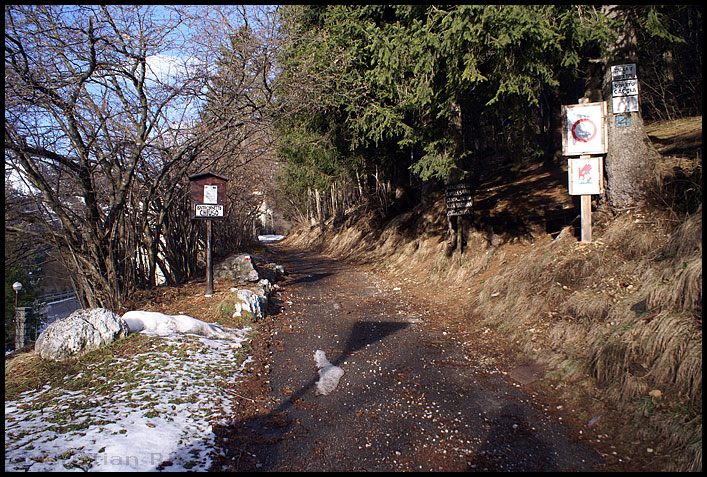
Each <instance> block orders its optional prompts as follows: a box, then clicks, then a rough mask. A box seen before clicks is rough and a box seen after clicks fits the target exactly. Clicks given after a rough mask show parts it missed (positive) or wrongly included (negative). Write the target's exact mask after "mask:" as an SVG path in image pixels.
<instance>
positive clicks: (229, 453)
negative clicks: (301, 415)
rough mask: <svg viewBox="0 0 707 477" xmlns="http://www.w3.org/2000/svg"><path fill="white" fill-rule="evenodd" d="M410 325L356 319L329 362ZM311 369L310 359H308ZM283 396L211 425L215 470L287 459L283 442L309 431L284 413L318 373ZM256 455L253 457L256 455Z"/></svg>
mask: <svg viewBox="0 0 707 477" xmlns="http://www.w3.org/2000/svg"><path fill="white" fill-rule="evenodd" d="M408 326H410V324H409V323H405V322H395V321H357V322H355V323H354V324H353V326H352V328H351V330H350V332H349V335H348V339H347V341H346V344H345V347H344V350H343V352H342V353H341V354H340V355H339V356H336V357H334V358H333V359H330V360H329V361H330V362H331V363H332V364H333V365H335V366H338V365H340V364H342V363H343V362H345V361H346V360H347V359H348V358H349V357H350V356H351V355H352V354H353V353H356V352H357V351H359V350H361V349H363V348H365V347H367V346H369V345H371V344H374V343H377V342H380V341H383V340H384V339H386V338H387V337H388V336H391V335H392V334H394V333H396V332H398V331H400V330H403V329H405V328H406V327H408ZM314 351H315V350H312V354H314ZM312 370H313V371H314V362H313V360H312ZM314 373H315V374H314V377H313V378H312V379H310V380H309V381H308V382H307V383H306V384H305V385H304V386H302V387H301V388H300V389H298V390H297V391H295V392H293V393H292V394H290V395H289V396H288V397H287V398H285V399H284V400H283V401H282V402H281V403H280V404H279V405H278V406H277V407H276V408H274V409H270V410H267V411H264V412H258V413H256V414H254V415H253V416H251V417H247V418H245V419H242V420H239V421H236V422H233V423H230V424H215V425H213V432H214V434H215V435H216V440H217V443H218V447H219V448H220V450H221V451H222V454H221V455H220V456H219V457H217V458H215V459H214V463H213V464H212V469H211V470H215V471H223V470H228V471H251V472H252V471H272V470H278V469H280V468H281V467H282V465H283V464H292V462H284V459H286V458H287V454H286V450H285V449H283V448H282V446H283V445H284V441H286V440H290V439H291V438H297V437H300V438H302V437H307V436H309V431H308V430H307V429H306V428H305V427H304V426H302V424H300V423H299V422H297V421H295V420H294V419H292V418H291V417H290V416H289V415H288V410H290V409H291V408H292V407H293V406H298V407H301V406H303V405H304V403H303V401H302V399H303V397H304V396H305V395H306V394H308V393H309V392H311V391H312V389H313V388H315V387H316V383H317V381H318V380H319V376H318V375H316V371H315V372H314ZM256 455H257V458H256Z"/></svg>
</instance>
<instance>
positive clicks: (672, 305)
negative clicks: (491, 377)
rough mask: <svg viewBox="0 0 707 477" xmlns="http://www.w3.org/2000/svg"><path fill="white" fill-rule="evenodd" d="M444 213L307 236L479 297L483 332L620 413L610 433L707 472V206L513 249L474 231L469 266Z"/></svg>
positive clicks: (521, 240)
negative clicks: (705, 294)
mask: <svg viewBox="0 0 707 477" xmlns="http://www.w3.org/2000/svg"><path fill="white" fill-rule="evenodd" d="M688 162H689V161H688ZM693 162H694V161H693ZM666 167H667V166H666ZM671 171H673V169H672V168H664V171H663V172H662V173H661V174H662V175H661V177H667V175H668V174H671V173H674V171H673V172H671ZM656 174H657V173H656ZM657 194H660V191H657ZM691 200H692V199H691ZM673 203H674V201H672V199H671V204H673ZM663 205H665V204H663ZM668 205H670V204H668ZM443 207H444V206H443V203H442V202H439V201H438V203H436V207H428V208H426V209H423V208H418V209H415V210H413V211H412V212H409V213H408V214H404V215H402V216H399V217H397V218H395V219H394V220H393V221H391V222H390V223H389V225H388V227H387V228H386V229H385V230H383V231H381V232H376V231H375V230H373V229H372V228H371V227H370V225H368V222H367V221H366V220H365V218H363V219H362V220H359V221H355V220H351V221H350V222H349V223H348V226H349V227H348V228H347V229H345V230H342V231H335V230H333V229H331V228H325V230H324V231H318V230H317V232H319V233H318V234H315V236H313V235H312V233H311V231H305V232H303V233H301V235H298V236H296V240H295V241H296V242H298V243H299V244H300V245H307V246H313V247H314V248H318V249H319V250H322V251H324V252H325V253H331V254H332V255H338V256H342V257H345V258H349V259H356V260H362V261H367V262H369V263H375V264H377V265H378V266H379V267H381V268H385V269H387V270H388V271H392V272H393V273H394V274H395V275H397V276H400V275H406V277H411V278H412V279H413V280H417V281H418V282H425V281H426V282H428V283H429V284H434V286H436V287H437V288H438V289H440V290H444V287H445V286H447V287H456V289H460V288H461V289H463V288H466V289H467V290H469V291H470V293H469V296H468V297H466V301H467V303H468V304H469V306H468V307H467V309H469V308H473V309H474V313H473V315H471V316H475V317H476V316H480V317H481V321H480V322H479V323H478V325H474V324H473V323H469V326H481V327H483V328H486V327H487V328H492V329H494V330H496V331H497V332H498V333H497V334H498V335H499V336H503V337H504V339H505V340H506V341H507V342H508V343H513V347H514V348H515V349H522V350H523V351H524V353H525V354H526V355H528V356H529V357H531V358H534V359H536V360H538V361H540V362H542V363H543V364H546V365H548V366H550V367H551V368H554V369H553V370H552V372H551V374H552V376H554V379H556V380H557V381H556V382H557V383H558V384H559V385H562V384H566V383H573V386H569V387H570V388H575V390H576V392H578V393H579V392H583V393H585V394H588V395H589V397H588V398H587V400H588V401H592V402H595V403H596V402H602V403H603V405H605V406H606V407H604V412H613V411H609V409H614V410H616V414H617V416H618V417H617V419H616V420H615V421H614V424H612V425H615V426H616V427H615V428H611V429H608V431H609V432H612V433H615V436H616V438H617V439H622V438H623V440H624V441H634V440H636V438H640V439H645V440H646V442H651V443H653V444H651V445H655V447H656V454H660V455H663V456H670V459H667V460H666V461H665V462H664V463H663V464H656V465H658V467H659V469H657V470H683V471H684V470H693V471H694V470H701V468H702V437H701V436H702V208H701V205H700V206H699V207H698V208H697V209H696V212H695V210H694V209H693V210H692V211H691V212H690V213H688V214H683V215H681V216H680V217H682V218H681V219H680V220H676V210H675V209H670V208H663V209H662V210H657V211H656V209H651V211H650V212H647V211H641V210H631V211H629V212H623V213H621V214H619V215H618V216H614V217H611V218H610V220H607V221H606V222H605V223H603V224H601V225H600V224H597V227H595V230H594V233H593V235H594V237H593V242H592V243H589V244H583V243H580V242H578V241H577V239H576V238H575V237H574V234H573V230H572V229H571V228H569V227H568V228H565V229H564V230H562V232H561V233H560V234H559V235H558V236H556V237H555V238H554V239H553V237H551V236H549V235H545V234H543V233H540V234H538V233H533V234H532V235H533V236H532V238H531V239H528V238H526V237H516V238H515V239H514V240H510V241H508V242H504V241H503V240H498V237H497V236H496V237H493V236H492V235H493V234H489V233H488V232H484V231H479V230H473V229H472V230H469V231H468V232H467V235H466V237H465V238H466V243H467V245H466V252H465V253H464V255H462V256H461V257H459V256H458V255H457V254H453V253H450V251H451V250H452V249H453V244H451V242H450V241H449V239H448V235H447V231H446V219H445V218H444V209H443ZM415 217H417V219H416V220H417V221H415ZM506 239H507V240H508V237H506ZM288 240H290V238H288ZM462 287H463V288H462ZM455 300H465V298H464V297H460V296H456V297H455ZM474 319H476V318H474ZM621 419H623V421H622V420H621ZM602 420H603V421H604V422H606V421H607V419H606V418H603V419H602Z"/></svg>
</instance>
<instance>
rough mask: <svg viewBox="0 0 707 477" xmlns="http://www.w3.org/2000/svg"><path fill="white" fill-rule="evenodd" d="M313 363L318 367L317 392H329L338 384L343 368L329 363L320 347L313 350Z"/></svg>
mask: <svg viewBox="0 0 707 477" xmlns="http://www.w3.org/2000/svg"><path fill="white" fill-rule="evenodd" d="M314 364H315V365H316V366H317V368H319V380H318V381H317V392H318V393H319V394H324V395H326V394H329V393H330V392H332V391H333V390H334V389H336V386H338V385H339V379H340V378H341V376H343V375H344V370H343V369H341V368H340V367H338V366H334V365H333V364H331V363H330V362H329V360H328V359H326V353H324V351H322V350H320V349H318V350H317V351H315V352H314Z"/></svg>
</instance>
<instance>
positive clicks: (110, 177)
mask: <svg viewBox="0 0 707 477" xmlns="http://www.w3.org/2000/svg"><path fill="white" fill-rule="evenodd" d="M210 12H212V13H210V14H206V10H200V11H193V10H190V9H188V8H178V7H174V8H167V7H158V6H122V5H110V6H62V5H49V6H41V5H40V6H33V5H19V6H6V7H5V21H6V26H5V78H6V88H5V104H6V116H5V160H6V167H7V166H8V165H9V166H10V167H13V168H15V169H16V170H17V171H19V172H20V173H21V174H22V176H23V177H25V178H26V180H27V181H28V182H29V183H30V184H31V187H32V188H33V189H34V190H36V191H37V193H38V194H39V197H41V204H40V208H41V209H42V210H43V211H44V212H45V213H46V215H47V216H48V217H50V218H51V220H52V221H55V223H58V224H59V227H53V228H51V227H50V228H48V229H46V230H45V231H44V233H43V236H42V238H43V239H44V240H46V241H48V242H50V243H51V244H52V245H53V246H54V247H57V248H58V249H60V250H62V251H63V252H64V254H65V255H66V257H67V258H68V261H69V263H70V264H72V266H73V267H74V273H75V276H74V277H73V278H74V279H75V281H76V284H77V288H78V290H79V292H80V295H81V298H82V300H83V302H84V304H86V305H89V306H106V307H113V308H116V307H118V306H119V305H120V303H121V302H122V301H123V300H124V299H125V297H126V295H127V294H128V293H129V292H130V291H131V290H132V289H133V288H134V287H135V286H136V278H137V279H138V280H137V283H138V284H139V283H140V282H141V281H142V282H144V284H145V285H146V286H150V285H153V284H154V282H155V279H154V274H155V270H156V265H157V261H158V258H157V257H158V251H159V248H160V247H161V245H160V244H161V243H163V242H165V241H164V240H162V238H161V237H162V235H163V234H164V227H165V225H166V224H168V222H169V221H168V219H169V218H170V217H171V218H172V219H174V218H175V215H174V214H170V211H171V210H173V209H172V207H175V206H178V205H179V206H183V198H184V195H183V194H184V188H183V187H181V188H180V187H177V185H178V184H180V183H182V184H183V182H184V178H185V176H186V174H187V173H188V172H189V170H190V169H191V168H193V167H195V166H194V165H193V163H194V162H195V161H197V159H198V160H200V161H201V160H203V159H204V153H205V151H210V152H211V153H213V151H214V150H215V149H218V146H214V144H215V143H214V142H213V141H216V143H218V142H219V141H220V142H221V143H222V144H227V139H228V138H229V137H230V138H233V137H234V134H235V133H236V132H238V131H240V130H241V129H242V125H241V123H242V122H243V121H242V116H243V115H241V116H240V117H239V116H237V115H234V114H232V113H233V111H234V110H233V109H232V108H231V110H230V111H229V108H223V109H222V110H221V111H222V114H219V115H216V114H203V104H204V100H205V99H206V97H207V96H208V95H209V94H212V93H213V91H214V88H213V84H212V86H211V88H210V87H209V81H210V79H211V78H212V77H213V65H214V63H213V60H214V52H213V51H212V50H210V49H209V48H208V47H210V46H213V44H199V43H197V42H193V41H192V40H193V36H194V35H196V34H200V35H201V36H200V38H202V39H203V38H207V37H208V35H206V34H205V33H204V34H202V33H203V32H205V31H210V32H211V33H212V34H214V35H215V33H214V31H215V30H214V29H210V30H207V29H206V28H205V27H204V26H203V25H204V24H205V23H206V22H207V21H212V22H214V24H215V23H219V24H221V25H225V24H227V22H224V21H223V19H224V13H223V11H220V10H219V11H216V10H213V9H211V10H210ZM219 15H221V17H219ZM196 22H199V23H198V24H199V25H201V27H199V28H197V24H196ZM212 39H213V40H214V41H215V40H216V39H217V38H216V36H214V37H213V38H212ZM241 87H242V88H244V89H246V85H245V84H243V85H241ZM212 96H213V94H212ZM246 96H247V95H246ZM250 111H252V108H251V109H250ZM246 136H247V135H246ZM244 140H245V138H244V137H243V135H242V134H241V137H240V138H239V139H237V140H236V141H235V142H231V143H229V144H239V143H242V142H243V141H244ZM227 149H228V148H226V147H221V148H220V153H222V154H223V153H228V151H227ZM217 156H218V154H215V155H212V156H211V157H209V158H208V159H209V160H217V159H219V157H217ZM180 194H182V195H180ZM139 255H145V256H146V260H142V258H140V257H138V256H139ZM138 258H140V259H138ZM140 263H144V269H140Z"/></svg>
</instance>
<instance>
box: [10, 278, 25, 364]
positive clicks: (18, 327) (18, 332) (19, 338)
mask: <svg viewBox="0 0 707 477" xmlns="http://www.w3.org/2000/svg"><path fill="white" fill-rule="evenodd" d="M12 289H13V290H15V351H17V350H19V349H20V348H21V347H23V346H24V345H25V340H24V331H25V326H24V316H22V318H20V316H19V315H18V314H17V296H18V295H19V294H20V290H22V284H21V283H20V282H15V283H13V284H12ZM20 321H22V323H20Z"/></svg>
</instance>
